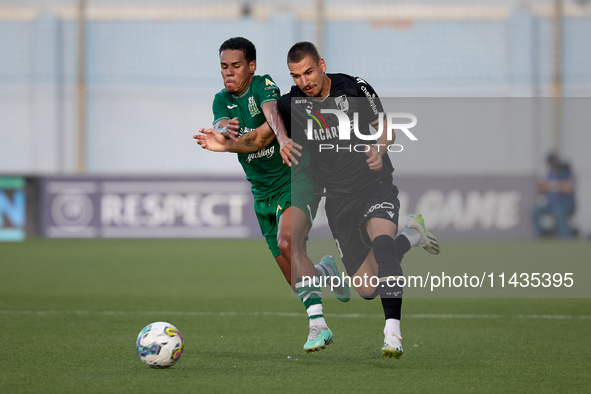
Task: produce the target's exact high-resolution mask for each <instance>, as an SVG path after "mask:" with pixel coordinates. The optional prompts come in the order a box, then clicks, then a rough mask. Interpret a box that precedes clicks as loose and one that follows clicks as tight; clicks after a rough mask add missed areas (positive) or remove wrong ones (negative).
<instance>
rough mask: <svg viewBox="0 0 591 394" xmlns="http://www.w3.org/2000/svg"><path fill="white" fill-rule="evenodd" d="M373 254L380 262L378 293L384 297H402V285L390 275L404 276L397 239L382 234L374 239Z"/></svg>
mask: <svg viewBox="0 0 591 394" xmlns="http://www.w3.org/2000/svg"><path fill="white" fill-rule="evenodd" d="M372 248H373V254H374V256H375V258H376V261H377V263H378V277H379V278H380V284H379V285H378V294H379V295H380V297H382V298H387V297H390V298H399V297H402V287H400V286H398V285H397V284H396V280H394V279H390V280H388V278H389V277H395V278H396V277H399V276H402V275H403V273H402V267H401V266H400V261H399V260H398V254H397V252H396V241H394V239H393V238H392V237H390V236H389V235H380V236H378V237H376V238H375V239H374V240H373V245H372Z"/></svg>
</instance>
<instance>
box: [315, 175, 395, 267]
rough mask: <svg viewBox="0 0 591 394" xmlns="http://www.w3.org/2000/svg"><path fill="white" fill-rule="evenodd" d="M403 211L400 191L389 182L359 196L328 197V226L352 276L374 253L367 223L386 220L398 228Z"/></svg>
mask: <svg viewBox="0 0 591 394" xmlns="http://www.w3.org/2000/svg"><path fill="white" fill-rule="evenodd" d="M399 211H400V201H398V188H397V187H396V186H395V185H392V184H387V183H381V182H380V183H378V184H376V186H375V187H373V188H371V189H369V190H368V191H366V192H365V193H361V194H359V195H354V194H353V195H348V196H346V197H338V198H337V197H327V198H326V216H327V218H328V225H329V227H330V231H331V232H332V236H333V238H334V240H335V242H336V244H337V249H338V251H339V254H340V255H341V259H342V260H343V264H344V265H345V268H346V269H347V274H348V275H349V276H352V275H353V274H355V273H356V272H357V270H358V269H359V267H361V264H363V261H364V260H365V258H366V257H367V255H368V254H369V252H370V251H371V239H370V238H369V235H368V234H367V229H366V228H365V224H366V222H367V221H368V220H369V219H370V218H382V219H386V220H389V221H391V222H393V223H394V224H396V226H398V214H399Z"/></svg>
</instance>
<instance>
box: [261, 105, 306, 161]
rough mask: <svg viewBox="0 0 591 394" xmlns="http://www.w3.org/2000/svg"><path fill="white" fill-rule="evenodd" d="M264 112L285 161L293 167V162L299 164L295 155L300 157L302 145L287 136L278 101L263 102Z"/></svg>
mask: <svg viewBox="0 0 591 394" xmlns="http://www.w3.org/2000/svg"><path fill="white" fill-rule="evenodd" d="M263 113H264V114H265V117H266V118H267V124H268V125H269V127H270V128H271V130H272V131H273V132H274V133H275V136H276V137H277V142H279V146H280V151H279V153H280V154H281V158H282V159H283V162H284V163H285V164H287V165H288V166H290V167H291V163H294V164H299V162H298V161H297V159H296V158H295V157H294V155H297V156H298V157H299V156H301V155H302V154H301V153H300V151H299V150H300V149H302V147H301V145H299V144H297V143H295V142H293V141H292V140H291V138H289V137H288V136H287V131H286V130H285V125H284V124H283V118H281V115H280V114H279V107H278V106H277V102H276V101H267V102H266V103H264V104H263Z"/></svg>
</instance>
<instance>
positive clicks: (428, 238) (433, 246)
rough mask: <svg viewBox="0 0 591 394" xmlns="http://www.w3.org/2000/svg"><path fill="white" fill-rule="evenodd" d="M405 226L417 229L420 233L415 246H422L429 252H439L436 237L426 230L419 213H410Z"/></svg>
mask: <svg viewBox="0 0 591 394" xmlns="http://www.w3.org/2000/svg"><path fill="white" fill-rule="evenodd" d="M406 227H409V228H413V229H415V230H417V231H418V232H419V234H420V235H421V239H420V240H419V243H417V245H416V246H420V247H422V248H423V249H425V250H426V251H427V252H429V253H431V254H439V253H440V252H441V248H440V247H439V241H438V240H437V237H436V236H434V235H433V233H432V232H430V231H427V229H426V228H425V220H424V219H423V216H422V215H421V214H420V213H419V214H413V215H410V216H409V217H408V220H407V221H406Z"/></svg>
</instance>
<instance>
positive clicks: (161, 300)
mask: <svg viewBox="0 0 591 394" xmlns="http://www.w3.org/2000/svg"><path fill="white" fill-rule="evenodd" d="M329 245H330V244H329ZM326 248H327V246H326V245H319V246H318V247H317V248H316V249H314V248H311V254H312V255H314V256H315V260H316V261H317V260H318V259H319V256H320V253H321V250H322V249H325V250H326ZM333 249H334V247H332V246H331V249H330V251H329V253H334V250H333ZM476 251H477V253H476ZM590 252H591V245H589V244H584V243H566V244H564V243H544V244H540V243H514V242H504V243H497V242H495V243H493V242H490V243H487V242H479V243H477V242H469V243H468V242H447V243H445V249H444V253H442V255H441V256H438V257H437V258H438V259H440V260H441V264H442V266H445V265H446V264H447V263H451V260H450V261H448V259H452V258H454V259H455V258H457V256H461V255H466V256H470V257H466V258H474V256H498V255H499V253H502V254H503V256H504V257H503V258H504V259H506V258H511V257H512V256H513V257H514V258H515V259H522V258H530V259H533V260H535V259H537V258H539V259H542V258H544V257H545V256H548V255H552V254H556V255H557V256H560V255H563V256H565V258H569V259H578V260H580V261H587V260H588V256H589V255H590ZM423 254H424V252H421V251H418V250H416V251H415V250H413V251H411V252H410V254H409V256H407V257H405V263H404V265H405V267H406V268H407V269H409V270H410V268H409V267H411V264H413V260H414V261H420V259H422V258H423ZM424 255H426V254H424ZM452 256H453V257H452ZM428 257H430V256H428ZM558 263H559V262H557V264H558ZM0 284H1V285H0V327H1V329H0V340H1V343H2V348H1V350H0V354H2V361H1V362H0V366H1V369H0V392H6V393H28V392H31V393H33V392H34V393H95V392H96V393H140V392H141V393H166V392H179V393H185V392H186V393H196V392H204V393H211V392H214V393H215V392H221V393H225V392H236V393H245V392H294V393H296V392H297V393H301V392H308V391H319V392H338V393H343V392H377V391H388V392H390V391H396V392H401V393H402V392H453V393H458V392H460V393H461V392H495V393H498V392H536V393H540V392H552V393H555V392H570V393H572V392H589V387H590V384H591V377H590V376H591V358H590V357H589V353H588V352H589V348H591V336H590V335H589V334H590V333H591V301H590V300H589V299H405V301H404V304H403V322H402V333H403V338H404V340H403V345H404V350H405V354H404V356H403V357H402V358H401V359H400V360H395V359H384V358H382V357H381V355H380V347H381V342H382V340H383V335H382V329H383V317H382V308H381V303H380V302H379V300H374V301H365V300H361V299H353V300H351V301H350V302H349V303H340V302H338V301H337V300H335V299H326V300H325V301H324V305H325V307H324V310H325V313H326V314H327V322H328V323H329V325H330V327H331V329H332V331H333V333H334V334H335V345H333V346H330V347H329V348H327V350H323V351H321V352H319V353H314V354H305V353H304V352H303V350H302V345H303V344H304V342H305V339H306V335H307V332H308V329H307V321H306V318H305V315H304V310H303V307H302V305H301V303H300V301H299V300H298V299H297V298H292V296H291V292H290V289H289V288H288V286H287V284H286V282H285V280H284V279H283V277H282V275H281V273H280V271H279V269H277V268H276V266H275V263H274V261H273V259H272V258H271V256H270V254H269V252H268V250H267V249H266V245H265V243H264V241H262V240H260V241H258V240H257V241H231V240H224V241H222V240H220V241H212V240H84V241H83V240H28V241H26V242H24V243H18V244H0ZM161 320H163V321H168V322H170V323H172V324H174V325H175V326H176V327H178V328H179V330H180V331H181V332H182V334H183V336H184V338H185V349H186V350H185V352H184V354H183V356H182V357H181V360H180V361H179V363H178V364H177V365H175V366H174V367H172V368H170V369H166V370H153V369H150V368H148V367H147V366H145V365H144V364H143V363H141V362H140V361H139V359H138V357H137V354H136V352H135V339H136V336H137V334H138V333H139V331H140V330H141V329H142V328H143V327H144V326H146V325H147V324H149V323H151V322H154V321H161Z"/></svg>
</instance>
